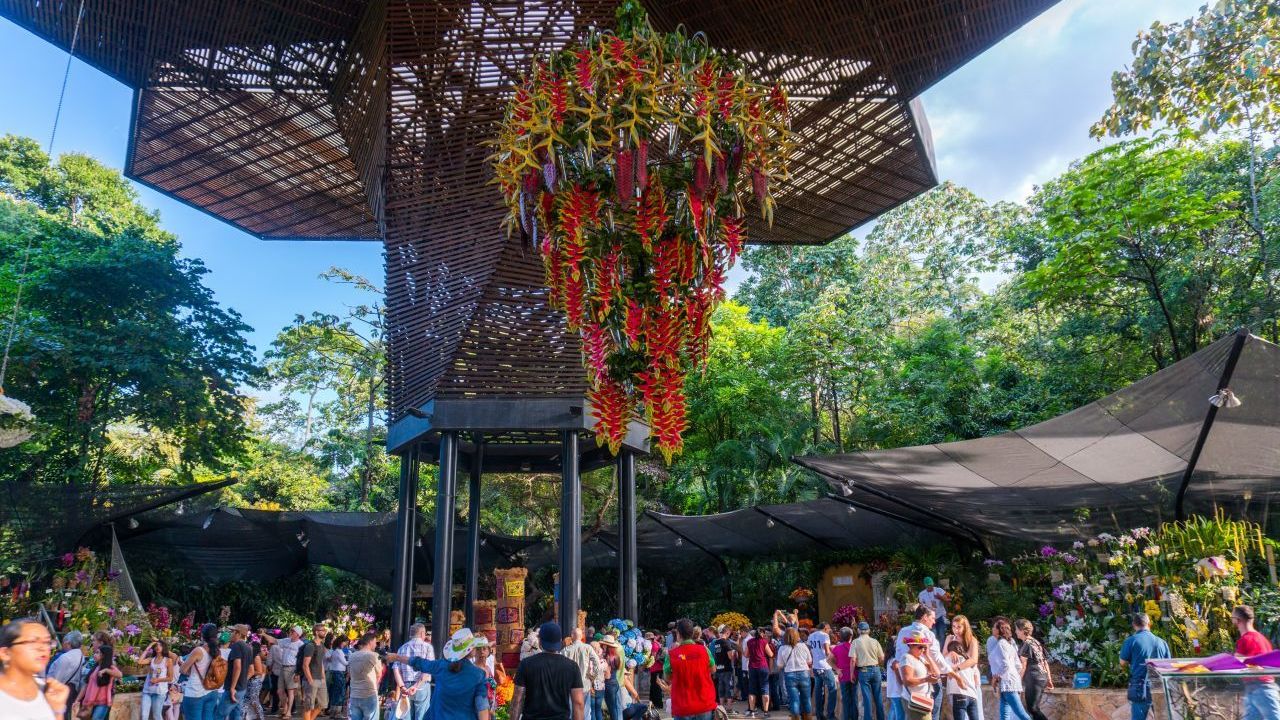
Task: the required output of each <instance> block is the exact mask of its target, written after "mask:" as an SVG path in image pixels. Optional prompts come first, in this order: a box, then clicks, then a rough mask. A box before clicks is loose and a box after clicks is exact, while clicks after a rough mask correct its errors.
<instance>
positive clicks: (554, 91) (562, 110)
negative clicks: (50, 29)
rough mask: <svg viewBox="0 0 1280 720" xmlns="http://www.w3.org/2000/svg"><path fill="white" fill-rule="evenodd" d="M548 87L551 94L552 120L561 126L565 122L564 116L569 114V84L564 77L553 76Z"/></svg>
mask: <svg viewBox="0 0 1280 720" xmlns="http://www.w3.org/2000/svg"><path fill="white" fill-rule="evenodd" d="M548 85H549V90H550V93H551V119H552V120H555V121H556V123H557V124H559V123H562V122H564V116H565V115H566V114H567V113H568V112H569V87H568V83H566V82H565V79H564V77H563V76H561V75H553V76H552V77H551V81H550V83H548Z"/></svg>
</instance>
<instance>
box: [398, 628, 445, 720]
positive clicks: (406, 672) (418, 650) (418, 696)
mask: <svg viewBox="0 0 1280 720" xmlns="http://www.w3.org/2000/svg"><path fill="white" fill-rule="evenodd" d="M396 654H397V655H404V656H405V657H408V658H422V659H424V660H435V659H436V650H435V648H433V647H431V644H430V643H428V642H427V626H426V625H423V624H422V623H414V624H413V625H410V626H409V641H408V642H406V643H405V644H403V645H401V646H400V649H399V650H397V651H396ZM391 671H392V672H393V673H395V679H396V687H399V688H402V689H403V692H404V693H405V694H406V695H408V696H409V700H410V701H411V702H412V706H413V710H412V711H411V712H410V713H409V717H411V718H413V720H425V718H426V717H427V708H429V707H431V676H430V675H428V674H426V673H424V672H419V671H417V670H415V669H413V667H412V666H410V665H408V664H407V663H395V664H393V665H392V666H391Z"/></svg>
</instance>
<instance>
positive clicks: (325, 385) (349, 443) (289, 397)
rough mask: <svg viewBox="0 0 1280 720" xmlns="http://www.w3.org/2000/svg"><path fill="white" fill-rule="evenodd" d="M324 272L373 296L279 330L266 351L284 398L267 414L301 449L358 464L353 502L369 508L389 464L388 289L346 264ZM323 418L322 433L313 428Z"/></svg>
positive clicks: (341, 465) (340, 464) (337, 466)
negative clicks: (383, 442)
mask: <svg viewBox="0 0 1280 720" xmlns="http://www.w3.org/2000/svg"><path fill="white" fill-rule="evenodd" d="M322 277H324V278H325V279H327V280H330V281H333V282H337V283H341V284H345V285H351V286H353V287H355V288H356V289H358V290H361V291H362V292H364V293H365V294H366V295H367V296H368V297H369V300H368V301H367V302H363V303H360V304H358V305H355V306H353V307H351V308H349V309H348V310H347V312H346V314H344V315H341V316H340V315H335V314H330V313H312V314H311V316H310V317H304V316H302V315H299V316H298V317H297V318H295V319H294V321H293V324H291V325H289V326H288V327H286V328H284V329H283V330H281V331H280V333H279V334H277V335H276V339H275V341H273V342H272V343H271V348H270V349H269V350H268V351H267V353H266V359H267V370H268V373H269V376H270V378H271V379H272V381H273V382H274V384H275V385H276V388H277V390H279V391H280V392H281V394H282V399H281V400H280V401H278V402H276V403H273V404H271V405H268V406H265V407H264V408H263V412H264V414H265V415H267V416H268V417H269V418H271V419H272V420H273V421H274V426H275V428H276V430H277V432H280V433H282V434H284V435H286V436H288V435H294V436H300V441H299V443H298V445H299V447H303V448H308V449H309V450H311V451H312V452H313V453H315V454H316V455H317V456H319V457H323V458H325V459H326V461H327V462H328V464H329V465H330V466H331V467H332V468H333V469H334V470H335V471H339V472H342V471H346V470H350V469H353V468H355V469H356V470H355V472H356V473H357V474H358V478H359V480H358V483H357V485H358V494H357V496H356V498H355V499H354V502H355V505H357V506H360V507H364V506H366V505H367V504H368V502H369V497H370V492H371V489H372V487H373V485H374V484H375V480H378V479H382V478H384V477H385V474H384V473H385V470H386V469H387V467H386V466H387V465H388V459H387V457H386V453H385V452H384V450H383V448H382V447H381V446H380V444H379V443H378V441H377V437H378V435H379V434H381V433H385V415H386V404H385V399H384V397H383V392H382V389H383V386H384V383H385V377H384V374H383V371H384V368H385V366H386V362H387V359H386V325H385V317H384V312H383V306H382V289H381V288H379V287H378V286H377V285H375V284H374V283H372V282H370V281H369V280H368V279H366V278H363V277H361V276H359V275H355V274H352V273H350V272H348V271H346V270H343V269H341V268H331V269H330V270H329V271H328V272H326V273H325V274H324V275H322ZM299 397H302V398H304V399H305V403H304V402H300V401H299V399H298V398H299ZM317 422H318V423H319V424H320V432H316V431H315V430H316V423H317Z"/></svg>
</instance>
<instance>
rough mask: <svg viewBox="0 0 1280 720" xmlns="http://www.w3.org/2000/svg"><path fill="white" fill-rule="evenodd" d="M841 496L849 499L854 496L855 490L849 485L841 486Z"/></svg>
mask: <svg viewBox="0 0 1280 720" xmlns="http://www.w3.org/2000/svg"><path fill="white" fill-rule="evenodd" d="M840 494H842V495H844V496H845V497H849V496H850V495H852V494H853V488H852V487H850V486H849V485H845V484H841V485H840Z"/></svg>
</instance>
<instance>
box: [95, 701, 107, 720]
mask: <svg viewBox="0 0 1280 720" xmlns="http://www.w3.org/2000/svg"><path fill="white" fill-rule="evenodd" d="M109 717H111V706H110V705H96V706H94V708H93V720H107V718H109Z"/></svg>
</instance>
